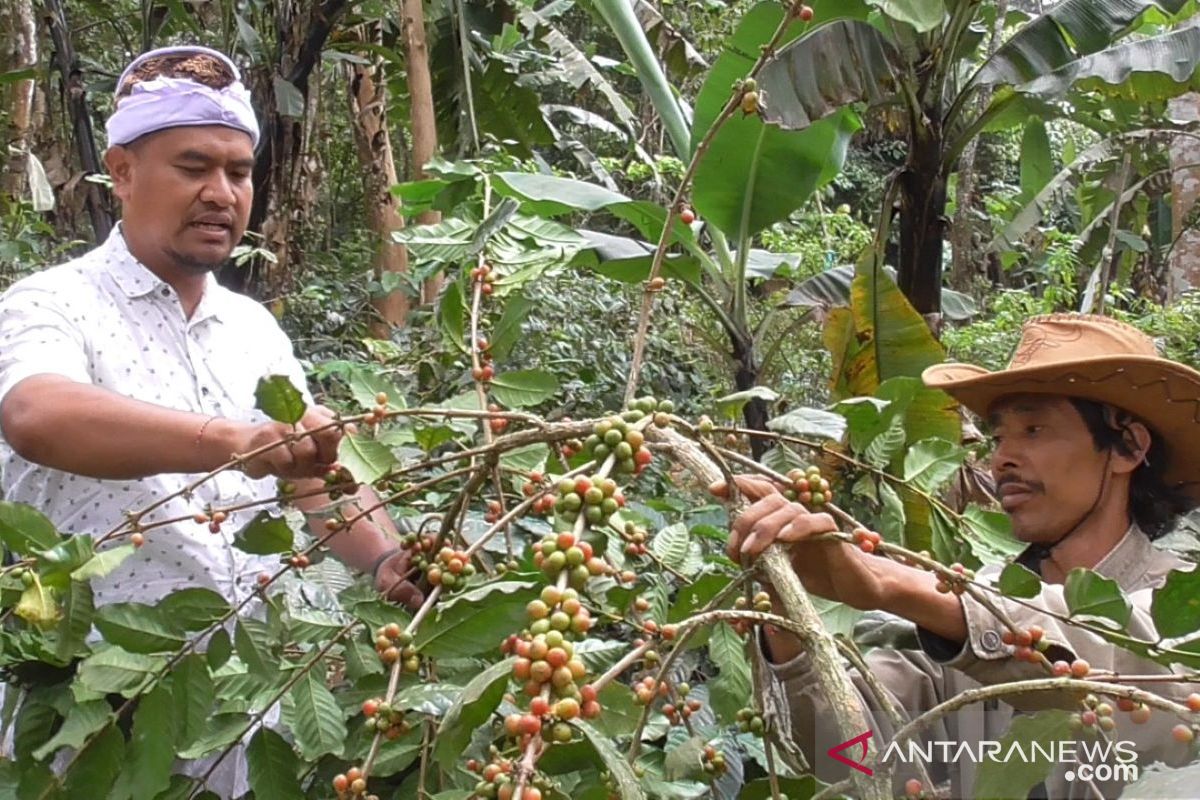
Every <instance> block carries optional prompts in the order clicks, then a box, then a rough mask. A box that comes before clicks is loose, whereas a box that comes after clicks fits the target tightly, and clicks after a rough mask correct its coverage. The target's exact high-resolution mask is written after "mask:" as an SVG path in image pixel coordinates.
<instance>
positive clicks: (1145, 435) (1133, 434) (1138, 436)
mask: <svg viewBox="0 0 1200 800" xmlns="http://www.w3.org/2000/svg"><path fill="white" fill-rule="evenodd" d="M1131 440H1132V441H1131ZM1125 441H1126V442H1128V443H1129V445H1130V449H1132V450H1133V452H1132V453H1131V454H1130V455H1127V456H1126V455H1121V454H1120V453H1116V452H1114V453H1113V455H1114V456H1116V457H1115V458H1114V459H1113V470H1114V471H1116V472H1117V473H1129V472H1133V471H1134V470H1135V469H1137V468H1138V467H1140V466H1141V465H1142V464H1144V463H1149V459H1150V444H1151V441H1152V437H1151V436H1150V429H1149V428H1147V427H1146V426H1145V425H1143V424H1142V423H1140V422H1130V423H1129V424H1128V425H1126V426H1125Z"/></svg>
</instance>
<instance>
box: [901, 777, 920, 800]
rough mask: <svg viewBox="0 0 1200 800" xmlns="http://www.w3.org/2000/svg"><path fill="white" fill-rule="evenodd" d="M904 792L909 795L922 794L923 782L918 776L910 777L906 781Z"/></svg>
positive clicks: (913, 796)
mask: <svg viewBox="0 0 1200 800" xmlns="http://www.w3.org/2000/svg"><path fill="white" fill-rule="evenodd" d="M904 794H905V795H906V796H908V797H912V798H917V797H920V796H921V782H920V781H919V780H917V779H916V778H909V779H908V780H907V781H905V783H904Z"/></svg>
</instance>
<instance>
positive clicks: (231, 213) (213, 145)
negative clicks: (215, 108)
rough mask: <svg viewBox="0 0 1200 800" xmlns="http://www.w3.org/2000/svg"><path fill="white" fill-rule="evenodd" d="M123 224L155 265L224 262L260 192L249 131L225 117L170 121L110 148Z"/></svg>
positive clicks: (207, 267) (200, 268) (194, 266)
mask: <svg viewBox="0 0 1200 800" xmlns="http://www.w3.org/2000/svg"><path fill="white" fill-rule="evenodd" d="M106 161H107V163H108V167H109V172H110V174H112V177H113V185H114V191H115V193H116V195H117V197H119V198H120V199H121V204H122V220H123V222H124V225H123V228H122V230H123V232H124V234H125V238H126V240H127V241H128V242H129V243H130V248H131V250H133V251H134V255H136V256H137V257H138V258H139V259H140V260H141V261H143V262H144V263H145V264H146V265H147V266H149V267H151V268H154V269H168V270H175V271H180V272H188V273H193V274H194V273H198V272H200V273H203V272H208V271H211V270H213V269H216V268H217V267H218V266H220V265H221V263H222V262H224V261H225V259H227V258H229V254H230V253H231V252H233V248H234V246H235V245H237V243H238V242H239V241H240V240H241V238H242V234H244V233H245V232H246V224H247V222H248V221H249V218H250V202H251V200H252V199H253V195H254V192H253V188H252V181H251V172H252V170H253V167H254V150H253V148H252V146H251V140H250V137H249V136H248V135H246V134H245V133H243V132H242V131H238V130H234V129H233V128H227V127H224V126H221V125H205V126H196V127H179V128H168V129H167V130H164V131H159V132H157V133H153V134H149V135H147V136H145V137H143V138H142V139H139V140H138V141H137V142H134V143H133V144H132V145H131V146H129V147H113V148H111V149H110V150H109V151H108V153H107V155H106Z"/></svg>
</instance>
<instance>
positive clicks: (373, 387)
mask: <svg viewBox="0 0 1200 800" xmlns="http://www.w3.org/2000/svg"><path fill="white" fill-rule="evenodd" d="M344 378H345V381H346V385H347V386H348V387H349V389H350V394H351V395H353V397H354V402H355V403H357V404H358V405H360V406H362V407H363V408H374V407H375V406H377V405H379V404H378V403H376V402H375V396H376V395H378V394H379V393H380V392H383V393H384V394H386V395H387V396H388V401H387V408H388V410H389V411H399V410H400V409H402V408H405V407H406V405H405V402H404V392H402V391H401V390H400V388H399V387H398V386H397V385H396V384H394V383H393V382H392V381H391V380H389V379H388V377H387V376H386V375H382V374H380V373H379V372H376V371H375V370H374V369H371V368H369V367H367V366H365V365H362V364H351V365H349V367H348V368H347V369H346V372H345V375H344Z"/></svg>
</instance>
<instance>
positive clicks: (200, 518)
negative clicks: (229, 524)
mask: <svg viewBox="0 0 1200 800" xmlns="http://www.w3.org/2000/svg"><path fill="white" fill-rule="evenodd" d="M226 519H228V515H227V514H226V513H225V512H224V511H213V512H212V513H211V514H209V513H205V512H203V511H201V512H200V513H199V514H197V515H196V516H194V517H192V522H195V523H196V524H197V525H205V524H207V525H208V532H209V533H220V532H221V523H223V522H224V521H225V520H226Z"/></svg>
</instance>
